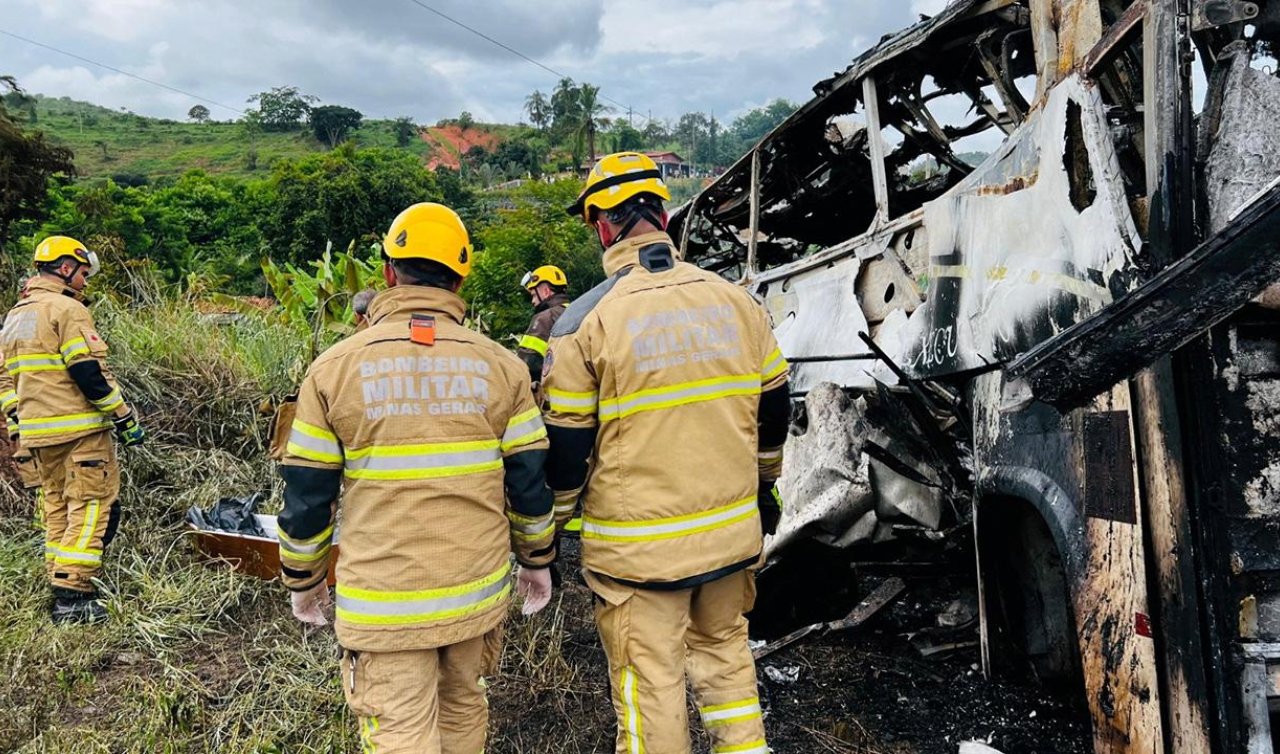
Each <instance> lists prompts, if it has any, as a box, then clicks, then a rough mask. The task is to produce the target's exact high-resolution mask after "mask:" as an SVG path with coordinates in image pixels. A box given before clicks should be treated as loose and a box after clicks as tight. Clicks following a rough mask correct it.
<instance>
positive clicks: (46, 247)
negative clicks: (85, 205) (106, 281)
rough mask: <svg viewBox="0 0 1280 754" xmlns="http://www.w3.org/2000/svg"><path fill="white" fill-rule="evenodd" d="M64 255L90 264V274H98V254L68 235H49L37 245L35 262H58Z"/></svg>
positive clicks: (81, 262) (38, 263)
mask: <svg viewBox="0 0 1280 754" xmlns="http://www.w3.org/2000/svg"><path fill="white" fill-rule="evenodd" d="M63 257H71V258H72V259H74V260H76V261H77V262H79V263H80V264H87V265H89V276H90V277H92V276H94V275H96V274H98V270H99V269H101V265H99V264H98V255H97V254H95V253H94V252H92V251H89V249H87V248H86V247H85V245H84V244H82V243H80V242H79V241H77V240H76V239H74V238H68V237H67V236H49V237H48V238H46V239H44V240H43V241H41V242H40V244H39V245H38V246H36V254H35V260H34V263H35V264H37V265H40V264H45V263H46V262H56V261H58V260H59V259H62V258H63Z"/></svg>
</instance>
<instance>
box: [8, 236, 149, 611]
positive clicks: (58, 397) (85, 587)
mask: <svg viewBox="0 0 1280 754" xmlns="http://www.w3.org/2000/svg"><path fill="white" fill-rule="evenodd" d="M35 263H36V269H37V270H38V271H39V274H38V275H37V276H36V277H34V278H32V279H31V281H30V282H28V283H27V287H26V290H25V291H24V292H23V297H22V299H21V300H19V301H18V303H17V304H16V305H15V306H14V307H13V309H12V310H11V311H10V312H9V314H8V316H7V317H5V323H4V331H3V336H2V337H0V348H2V349H3V351H4V355H5V361H4V370H5V373H6V374H7V376H8V377H9V378H11V379H12V380H13V384H14V390H15V393H16V394H17V398H18V404H17V412H18V417H17V418H18V433H19V442H20V443H21V446H22V447H23V448H25V449H27V450H30V451H31V452H32V454H33V455H34V457H35V462H36V466H37V468H38V470H39V474H40V480H41V489H42V497H43V503H44V506H43V507H44V521H45V530H46V535H45V562H46V564H47V566H48V573H49V581H50V583H51V584H52V585H53V593H54V603H53V611H52V619H53V621H54V622H55V623H91V622H96V621H100V620H103V619H105V618H106V617H107V612H106V609H105V608H104V607H103V605H102V604H101V603H100V602H98V601H97V599H96V597H97V589H96V588H95V586H94V584H93V578H94V577H96V576H97V575H98V572H99V571H100V570H101V569H102V557H103V553H104V552H105V550H106V548H107V545H109V544H110V543H111V540H112V538H113V537H114V536H115V532H116V528H117V526H118V525H119V521H120V505H119V502H118V501H117V497H118V496H119V493H120V467H119V464H118V462H117V460H116V452H115V446H114V444H113V443H112V440H111V430H112V429H113V428H114V429H115V434H116V436H117V437H118V438H119V439H120V441H121V442H122V443H123V444H124V445H126V446H129V445H137V444H139V443H141V442H142V440H143V431H142V427H141V426H140V425H139V424H138V422H137V420H136V419H135V418H134V415H133V411H132V410H131V409H130V408H129V406H128V405H127V404H126V403H125V401H124V398H123V396H121V394H120V389H119V387H118V386H117V385H116V383H115V379H114V378H113V377H112V376H111V373H110V372H109V371H108V370H107V364H106V357H107V344H106V342H104V341H103V340H102V336H101V335H99V334H98V331H97V329H96V328H95V327H94V324H93V317H92V316H91V315H90V314H89V310H88V309H87V308H86V307H85V305H84V303H83V291H84V287H85V284H86V283H87V281H88V278H89V276H91V275H93V274H94V273H95V272H96V271H97V266H98V262H97V256H96V255H95V254H93V253H92V252H90V251H89V250H88V249H86V248H85V246H84V244H82V243H80V242H79V241H76V240H74V239H71V238H67V237H65V236H51V237H49V238H46V239H45V240H44V241H42V242H40V245H39V246H37V247H36V254H35Z"/></svg>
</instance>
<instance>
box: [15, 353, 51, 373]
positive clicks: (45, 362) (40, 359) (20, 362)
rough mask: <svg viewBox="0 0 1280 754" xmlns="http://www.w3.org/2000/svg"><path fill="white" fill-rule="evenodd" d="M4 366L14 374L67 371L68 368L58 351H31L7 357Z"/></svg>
mask: <svg viewBox="0 0 1280 754" xmlns="http://www.w3.org/2000/svg"><path fill="white" fill-rule="evenodd" d="M4 366H5V368H6V369H8V370H9V374H12V375H19V374H25V373H27V372H56V371H59V370H61V371H66V369H67V365H66V363H65V362H63V360H62V356H61V355H59V354H56V353H29V354H26V355H25V356H13V357H11V358H8V359H5V362H4Z"/></svg>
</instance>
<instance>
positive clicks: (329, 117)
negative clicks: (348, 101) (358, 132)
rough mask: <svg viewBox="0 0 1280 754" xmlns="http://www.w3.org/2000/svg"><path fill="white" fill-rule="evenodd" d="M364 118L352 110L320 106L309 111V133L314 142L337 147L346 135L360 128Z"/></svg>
mask: <svg viewBox="0 0 1280 754" xmlns="http://www.w3.org/2000/svg"><path fill="white" fill-rule="evenodd" d="M363 119H364V116H363V115H362V114H361V113H360V111H359V110H352V109H351V108H349V107H343V106H341V105H321V106H320V107H315V108H312V109H311V132H312V133H313V134H315V137H316V141H321V142H324V143H326V144H328V145H329V148H330V149H332V148H333V147H336V146H338V145H339V144H340V143H342V142H343V141H346V138H347V135H348V134H349V133H351V132H352V131H354V130H355V129H357V128H359V127H360V122H361V121H362V120H363Z"/></svg>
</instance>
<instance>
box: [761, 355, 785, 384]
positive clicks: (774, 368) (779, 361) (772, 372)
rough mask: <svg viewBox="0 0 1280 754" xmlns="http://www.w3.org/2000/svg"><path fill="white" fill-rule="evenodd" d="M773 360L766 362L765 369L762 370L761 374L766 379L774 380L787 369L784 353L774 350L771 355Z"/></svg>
mask: <svg viewBox="0 0 1280 754" xmlns="http://www.w3.org/2000/svg"><path fill="white" fill-rule="evenodd" d="M770 356H771V358H770V359H769V361H766V362H765V365H764V367H763V368H762V369H761V370H760V374H761V375H762V376H763V377H764V378H765V379H766V380H768V379H772V378H774V377H777V376H778V375H779V374H781V373H782V370H784V369H786V368H787V360H786V359H785V358H783V356H782V351H779V350H776V349H775V350H774V352H773V353H772V354H770Z"/></svg>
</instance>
